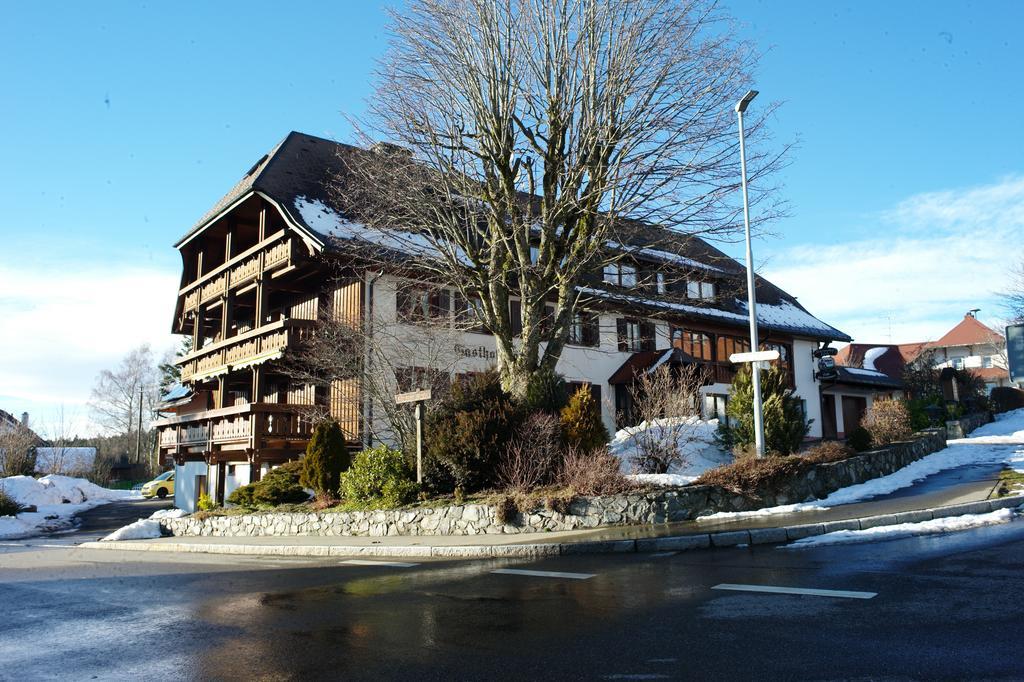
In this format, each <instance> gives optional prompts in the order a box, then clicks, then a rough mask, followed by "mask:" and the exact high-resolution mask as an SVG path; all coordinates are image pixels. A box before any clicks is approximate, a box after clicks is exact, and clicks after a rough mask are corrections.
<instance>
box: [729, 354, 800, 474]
mask: <svg viewBox="0 0 1024 682" xmlns="http://www.w3.org/2000/svg"><path fill="white" fill-rule="evenodd" d="M761 405H762V413H763V415H764V445H765V452H766V453H768V454H773V455H789V454H792V453H794V452H796V451H797V449H798V448H799V447H800V445H801V444H802V443H803V440H804V436H806V435H807V433H808V432H809V431H810V429H811V423H810V421H808V420H806V419H805V418H804V413H803V408H802V405H801V402H800V399H799V398H797V397H796V396H795V395H793V392H792V391H791V390H790V388H789V380H788V377H787V375H786V373H785V372H784V371H783V370H782V369H781V368H779V367H777V366H773V367H772V368H771V369H770V370H768V371H767V372H762V373H761ZM726 414H727V415H728V416H729V424H725V423H722V424H719V427H718V437H719V440H720V441H721V442H722V444H723V445H724V446H725V447H727V448H729V449H736V448H741V449H742V448H743V447H745V446H747V445H750V444H752V443H754V382H753V375H752V374H751V371H750V368H749V367H743V368H741V369H740V370H739V371H738V372H736V377H735V378H734V379H733V382H732V388H731V389H730V390H729V404H728V406H727V407H726Z"/></svg>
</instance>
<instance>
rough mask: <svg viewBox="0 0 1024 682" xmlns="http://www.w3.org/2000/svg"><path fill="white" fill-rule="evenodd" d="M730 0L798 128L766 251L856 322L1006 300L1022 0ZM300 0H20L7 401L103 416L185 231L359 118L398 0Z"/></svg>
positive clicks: (163, 299)
mask: <svg viewBox="0 0 1024 682" xmlns="http://www.w3.org/2000/svg"><path fill="white" fill-rule="evenodd" d="M726 6H727V8H728V9H729V11H731V12H732V13H733V14H734V16H735V17H736V19H737V20H738V22H739V32H740V34H741V36H743V37H744V38H747V39H749V40H752V41H754V42H755V43H756V44H757V45H758V47H759V48H760V49H761V50H763V51H764V53H765V54H764V57H763V59H762V60H761V63H760V65H759V68H758V72H757V74H756V77H757V87H758V89H759V90H760V91H761V92H762V95H761V97H762V98H764V100H767V99H772V100H781V101H783V102H784V105H783V107H782V108H781V109H780V111H779V113H778V114H777V116H776V118H775V120H774V121H773V130H774V134H775V137H776V139H777V140H778V141H789V140H794V139H798V140H799V147H798V148H797V149H796V150H795V151H794V153H793V155H792V164H791V165H790V167H789V168H788V169H786V170H785V171H784V173H783V175H782V177H781V180H782V181H783V182H784V184H785V190H784V191H785V196H786V198H787V199H788V200H789V202H790V204H791V207H792V216H791V217H790V218H789V219H787V220H785V221H783V222H781V223H779V224H778V225H776V226H775V230H776V232H777V234H778V236H777V237H775V238H772V239H767V240H765V241H762V242H760V243H758V244H757V245H756V258H757V260H758V261H759V262H760V263H761V265H762V267H763V269H764V271H765V272H766V274H767V275H768V276H769V277H771V278H773V279H774V280H775V281H777V283H779V284H780V285H782V286H783V287H784V288H787V289H788V290H790V291H792V292H793V293H794V294H796V295H797V296H799V297H800V300H801V301H802V302H803V303H804V304H805V305H806V306H807V307H808V308H809V309H810V310H811V311H812V312H814V313H815V314H817V315H819V316H820V317H822V318H823V319H825V320H826V321H828V322H830V323H832V324H834V325H836V326H838V327H839V328H840V329H843V330H844V331H847V332H848V333H850V334H852V335H853V336H855V337H856V338H857V339H858V340H864V341H888V340H889V339H890V338H891V339H892V340H893V341H910V340H917V339H922V338H934V337H937V336H938V335H940V334H942V333H943V332H944V331H945V330H946V329H947V328H949V327H950V326H952V325H953V324H954V323H955V322H956V321H957V320H958V319H959V318H960V317H961V316H962V314H963V312H964V311H965V310H967V309H968V308H971V307H981V308H982V313H981V317H982V319H983V320H987V321H989V322H994V321H995V320H996V319H997V318H998V313H999V310H998V309H997V306H996V303H995V301H994V298H993V292H995V291H997V290H998V289H999V288H1000V287H1001V286H1003V283H1004V281H1005V280H1006V269H1007V268H1008V267H1009V265H1010V262H1011V261H1012V260H1013V259H1014V258H1018V259H1019V257H1020V255H1021V253H1020V251H1021V248H1022V247H1021V246H1020V240H1019V235H1020V234H1021V233H1024V208H1022V206H1024V161H1022V160H1021V154H1020V152H1021V150H1022V149H1024V144H1022V140H1021V136H1022V135H1021V133H1020V127H1019V126H1018V125H1017V124H1016V121H1015V119H1016V117H1017V116H1018V115H1019V112H1020V111H1021V110H1022V106H1021V105H1022V104H1024V95H1022V94H1021V92H1020V90H1019V89H1016V88H1014V87H1013V83H1014V82H1015V81H1016V80H1018V79H1019V71H1020V66H1021V58H1020V55H1019V52H1018V50H1019V41H1015V40H1014V38H1015V32H1016V31H1017V30H1018V27H1019V26H1020V25H1021V23H1022V22H1024V4H1022V3H1019V2H1011V1H1006V2H984V3H981V2H979V3H968V2H957V3H953V2H899V3H893V2H888V3H882V2H850V3H822V2H748V1H740V0H733V1H732V2H728V3H727V4H726ZM284 7H285V6H284V5H282V4H281V3H270V2H246V3H229V2H218V3H205V2H204V3H199V2H178V3H173V4H171V3H156V2H147V3H127V2H107V3H74V4H72V3H45V2H33V3H17V4H14V3H10V4H8V5H7V6H6V7H5V21H4V22H2V24H0V60H2V63H3V64H4V65H5V68H4V69H3V70H0V87H2V90H0V91H2V93H3V105H2V106H0V130H2V131H3V132H4V136H5V139H4V155H3V159H4V164H3V170H2V171H0V172H2V173H3V182H2V183H0V200H2V202H3V206H4V210H3V213H2V214H0V237H2V243H3V248H2V249H0V337H2V338H3V340H4V346H5V347H6V348H5V352H4V353H3V354H2V356H3V357H2V359H0V409H6V410H8V411H10V412H16V413H20V412H21V411H22V410H26V409H27V410H30V411H33V412H34V413H37V414H44V415H45V414H46V413H47V412H48V411H51V412H52V411H53V410H54V408H55V406H57V405H59V404H61V403H64V404H66V405H67V406H68V409H70V410H71V411H77V412H78V413H79V414H81V415H82V416H83V418H84V415H85V412H86V410H85V407H84V403H85V401H86V400H87V398H88V393H89V389H90V387H91V385H92V382H93V378H94V377H95V374H96V372H97V371H98V370H99V369H101V368H103V367H107V366H112V365H113V364H115V363H116V361H117V358H118V357H120V356H121V355H122V354H123V353H124V352H126V351H127V350H129V349H130V348H132V347H134V346H136V345H138V344H139V343H141V342H147V341H148V342H150V343H152V344H153V345H154V347H155V348H158V349H160V350H163V349H164V348H166V347H168V346H169V345H170V344H171V339H170V338H169V335H168V333H167V332H168V329H169V326H170V318H171V313H172V305H173V296H174V289H175V287H176V283H177V277H178V268H179V265H180V264H179V261H178V258H177V253H176V252H175V251H174V250H173V249H172V248H171V244H172V243H173V242H174V241H175V239H176V238H177V237H178V236H180V235H181V234H182V233H184V232H185V231H186V230H187V229H188V228H189V227H190V226H191V225H192V224H193V222H194V221H195V220H196V219H197V218H198V217H199V216H200V215H202V214H203V213H204V212H205V211H206V209H207V208H208V207H209V206H210V205H211V204H212V203H213V202H214V201H216V200H217V199H218V198H219V197H220V196H221V195H222V194H223V193H224V192H225V191H226V190H227V189H228V188H229V187H230V186H231V185H232V184H233V183H234V182H235V181H236V180H237V178H238V177H239V176H240V175H241V174H242V173H243V172H244V171H245V170H246V169H247V168H248V167H249V166H250V165H251V164H252V163H253V162H254V161H255V160H256V159H258V158H259V157H260V156H261V155H262V154H263V153H264V152H265V151H266V150H268V149H269V148H270V147H271V146H273V145H274V144H275V143H276V142H277V141H278V140H279V139H280V138H281V137H283V136H284V135H285V134H286V133H287V132H288V131H289V130H292V129H295V130H302V131H304V132H309V133H313V134H317V135H323V136H326V137H333V138H337V139H345V138H346V136H347V134H348V130H349V128H348V125H347V123H346V120H345V118H344V116H343V114H344V113H350V114H359V113H360V111H361V110H362V107H363V102H364V99H365V97H366V96H367V95H368V93H369V91H370V83H371V79H372V70H373V64H374V59H375V58H376V56H377V55H379V54H380V52H381V51H382V50H383V47H384V41H385V34H384V24H385V16H384V12H383V10H382V9H381V7H379V6H377V4H376V3H372V2H365V3H354V2H353V3H348V2H345V3H323V4H319V3H309V2H291V3H288V5H287V9H283V8H284ZM762 101H763V100H762ZM755 106H756V103H755ZM727 250H729V251H730V252H734V253H736V252H737V251H736V249H735V248H734V247H729V248H728V249H727ZM115 300H121V301H123V303H122V304H121V306H120V307H114V306H113V305H112V302H113V301H115Z"/></svg>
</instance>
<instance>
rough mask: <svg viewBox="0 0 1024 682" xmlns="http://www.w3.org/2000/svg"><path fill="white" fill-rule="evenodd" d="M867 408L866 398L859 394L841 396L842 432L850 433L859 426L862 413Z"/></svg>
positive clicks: (847, 434) (862, 417) (862, 416)
mask: <svg viewBox="0 0 1024 682" xmlns="http://www.w3.org/2000/svg"><path fill="white" fill-rule="evenodd" d="M867 410H868V399H867V398H862V397H860V396H850V395H844V396H843V433H844V434H845V435H846V436H849V435H850V433H851V432H852V431H853V430H854V429H856V428H857V427H858V426H860V422H861V420H862V419H864V413H865V412H867Z"/></svg>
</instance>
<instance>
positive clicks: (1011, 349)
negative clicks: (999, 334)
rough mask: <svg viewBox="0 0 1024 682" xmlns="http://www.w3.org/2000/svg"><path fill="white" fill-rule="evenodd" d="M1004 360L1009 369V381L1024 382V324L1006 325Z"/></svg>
mask: <svg viewBox="0 0 1024 682" xmlns="http://www.w3.org/2000/svg"><path fill="white" fill-rule="evenodd" d="M1006 361H1007V364H1008V365H1009V370H1010V382H1011V383H1014V384H1016V383H1019V382H1024V324H1011V325H1008V326H1007V327H1006Z"/></svg>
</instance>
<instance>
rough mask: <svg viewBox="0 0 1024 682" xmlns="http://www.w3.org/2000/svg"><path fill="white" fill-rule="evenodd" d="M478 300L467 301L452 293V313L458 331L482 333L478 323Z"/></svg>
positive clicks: (479, 322)
mask: <svg viewBox="0 0 1024 682" xmlns="http://www.w3.org/2000/svg"><path fill="white" fill-rule="evenodd" d="M480 305H481V303H480V299H479V298H477V299H475V300H472V301H471V300H469V299H468V298H466V297H465V296H463V295H462V294H460V293H459V292H457V291H455V292H452V312H453V314H454V316H455V322H456V323H457V324H458V325H459V328H460V329H464V330H467V331H471V332H479V333H483V332H484V328H483V324H482V322H481V321H480V314H479V312H478V311H479V310H480Z"/></svg>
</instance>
